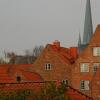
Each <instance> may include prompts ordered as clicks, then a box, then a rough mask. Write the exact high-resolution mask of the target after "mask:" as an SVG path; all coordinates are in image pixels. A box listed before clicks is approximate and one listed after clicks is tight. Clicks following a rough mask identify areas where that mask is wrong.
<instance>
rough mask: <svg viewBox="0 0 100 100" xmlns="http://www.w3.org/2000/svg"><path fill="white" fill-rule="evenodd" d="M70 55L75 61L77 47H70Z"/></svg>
mask: <svg viewBox="0 0 100 100" xmlns="http://www.w3.org/2000/svg"><path fill="white" fill-rule="evenodd" d="M70 55H71V56H72V57H73V58H74V59H76V58H77V57H78V48H77V47H71V48H70Z"/></svg>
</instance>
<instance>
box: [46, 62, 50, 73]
mask: <svg viewBox="0 0 100 100" xmlns="http://www.w3.org/2000/svg"><path fill="white" fill-rule="evenodd" d="M45 70H47V71H49V70H51V64H50V63H46V64H45Z"/></svg>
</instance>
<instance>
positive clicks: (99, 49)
mask: <svg viewBox="0 0 100 100" xmlns="http://www.w3.org/2000/svg"><path fill="white" fill-rule="evenodd" d="M93 56H100V47H94V48H93Z"/></svg>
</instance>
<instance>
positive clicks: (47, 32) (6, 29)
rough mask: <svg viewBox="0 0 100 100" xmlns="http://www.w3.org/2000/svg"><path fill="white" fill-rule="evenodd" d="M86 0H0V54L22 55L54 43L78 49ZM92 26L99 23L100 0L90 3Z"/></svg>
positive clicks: (92, 0) (93, 0)
mask: <svg viewBox="0 0 100 100" xmlns="http://www.w3.org/2000/svg"><path fill="white" fill-rule="evenodd" d="M85 7H86V0H0V54H2V52H3V51H4V50H5V51H15V52H17V53H22V52H23V50H26V49H31V48H33V47H34V46H35V45H45V44H47V43H52V41H54V40H59V41H61V44H62V46H65V47H69V46H75V45H76V44H77V41H78V34H79V32H80V33H81V35H82V34H83V27H84V17H85ZM91 8H92V19H93V27H94V30H95V27H96V25H97V24H99V23H100V0H91Z"/></svg>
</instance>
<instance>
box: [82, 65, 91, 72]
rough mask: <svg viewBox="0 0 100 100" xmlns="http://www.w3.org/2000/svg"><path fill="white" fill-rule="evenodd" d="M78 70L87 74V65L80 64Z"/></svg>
mask: <svg viewBox="0 0 100 100" xmlns="http://www.w3.org/2000/svg"><path fill="white" fill-rule="evenodd" d="M80 69H81V72H89V63H81V65H80Z"/></svg>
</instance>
